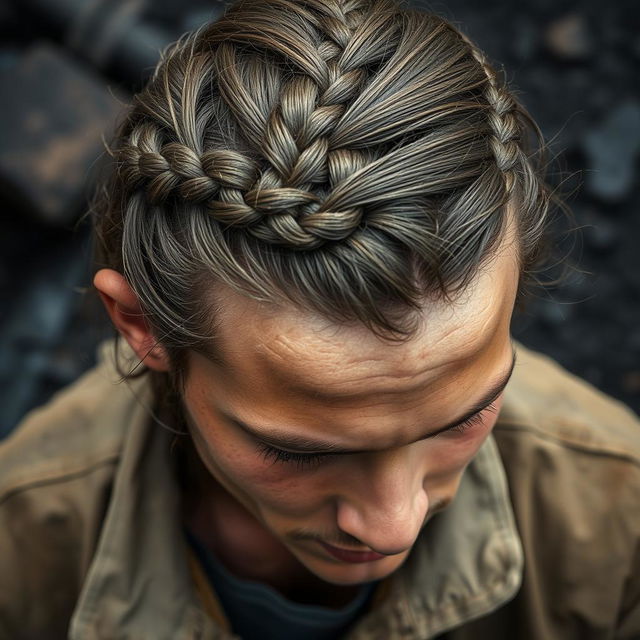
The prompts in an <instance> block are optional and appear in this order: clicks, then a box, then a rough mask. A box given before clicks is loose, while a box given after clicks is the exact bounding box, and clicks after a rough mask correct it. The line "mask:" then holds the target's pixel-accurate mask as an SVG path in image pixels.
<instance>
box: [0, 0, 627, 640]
mask: <svg viewBox="0 0 640 640" xmlns="http://www.w3.org/2000/svg"><path fill="white" fill-rule="evenodd" d="M527 118H528V116H527V114H526V112H525V111H524V110H523V109H522V107H520V106H519V105H518V104H517V103H516V101H515V100H514V99H513V97H512V96H511V95H510V94H509V92H508V91H507V90H506V88H505V87H503V86H502V85H501V84H500V83H499V82H498V80H497V78H496V76H495V73H494V72H493V71H492V69H491V67H490V65H489V64H488V62H487V60H486V59H485V57H484V55H483V54H482V53H481V52H480V51H479V50H478V49H477V47H475V46H474V45H473V44H472V43H470V42H469V41H468V39H466V38H465V37H463V36H462V35H461V34H460V33H459V32H458V31H457V29H455V28H454V27H453V26H452V25H450V24H449V23H447V22H446V21H445V20H443V19H441V18H439V17H437V16H433V15H430V14H424V13H420V12H411V11H405V10H403V9H401V8H400V7H398V6H396V5H395V4H394V3H393V2H391V0H371V2H369V1H366V2H365V1H362V2H356V1H354V2H338V1H337V0H309V1H307V0H305V1H304V2H289V1H288V0H277V1H276V0H247V1H246V2H241V3H237V4H236V5H234V7H233V8H232V9H231V10H230V11H228V12H227V13H225V16H223V18H221V19H220V20H219V21H217V22H215V23H212V24H211V25H208V26H207V27H206V28H205V29H202V30H199V31H198V32H197V33H195V34H192V35H191V36H189V37H188V38H186V39H184V40H182V41H180V42H179V43H177V44H176V46H175V47H174V48H173V49H172V50H171V51H169V52H167V54H166V56H165V57H164V59H163V62H162V64H161V65H160V66H159V68H158V69H157V70H156V73H155V74H154V76H153V78H152V79H151V81H150V83H149V85H148V86H147V87H146V88H145V89H144V90H143V91H142V92H141V93H140V94H139V95H137V96H136V99H135V101H134V105H133V107H132V109H131V111H130V112H129V113H128V115H127V117H126V118H125V119H124V120H123V123H122V125H121V127H120V129H119V131H118V134H117V136H116V140H115V143H114V144H113V149H114V152H113V155H114V163H113V171H112V176H111V179H110V182H109V183H108V185H107V187H106V188H105V189H102V190H100V191H99V198H98V202H97V203H96V207H95V214H96V215H95V222H96V238H97V245H98V249H99V251H98V258H97V266H98V269H97V272H96V274H95V278H94V284H95V287H96V289H97V291H98V292H99V294H100V296H101V298H102V300H103V302H104V304H105V307H106V309H107V312H108V313H109V316H110V317H111V320H112V321H113V324H114V326H115V328H116V329H117V331H118V334H119V336H121V338H122V339H123V341H124V342H123V343H120V347H122V348H120V349H119V350H118V352H117V356H118V357H117V359H116V360H115V361H111V358H110V357H109V353H110V347H109V345H107V346H105V348H104V349H103V350H102V357H101V362H100V364H99V365H98V366H97V367H96V368H95V369H94V370H92V371H91V372H89V373H88V374H86V375H85V376H83V378H82V379H81V380H79V381H78V382H77V383H76V384H75V385H73V386H72V387H71V388H69V389H67V390H65V391H63V392H61V393H60V394H58V396H57V397H56V398H54V400H53V401H52V402H51V403H50V404H49V405H48V406H46V407H43V408H41V409H37V410H35V411H34V412H33V413H32V414H30V416H29V417H28V418H27V419H26V420H25V422H24V423H23V424H22V425H20V426H19V427H18V428H17V430H16V431H15V432H14V433H13V434H12V435H11V437H10V438H8V439H7V440H6V441H5V442H3V443H2V446H1V447H0V636H2V637H7V638H11V639H12V640H13V639H17V638H62V637H69V638H71V639H72V640H81V639H82V640H86V639H94V638H101V639H102V638H109V639H111V638H136V639H137V638H153V639H154V640H159V639H164V638H167V639H174V638H194V639H195V638H200V639H202V638H230V637H231V636H232V634H233V635H235V636H236V637H238V636H239V637H242V638H244V639H245V640H252V639H254V638H257V639H259V640H265V639H271V638H276V639H278V640H279V639H293V638H304V639H305V640H310V639H312V638H313V639H317V640H329V639H334V638H348V639H349V640H373V639H380V640H383V639H384V640H395V639H398V640H399V639H401V638H402V639H407V638H410V639H415V640H418V639H420V640H424V639H427V638H436V637H438V638H442V637H444V638H447V639H448V640H466V639H468V638H474V639H475V638H498V639H505V640H506V639H509V640H511V639H512V638H517V639H524V640H527V639H532V640H548V639H555V638H563V639H564V638H566V639H576V640H585V639H591V640H596V639H599V638H602V639H604V638H607V639H610V638H620V639H622V638H627V639H629V640H630V639H634V638H638V637H640V559H639V555H638V554H639V549H640V544H639V541H640V522H639V519H640V508H639V506H640V505H638V501H639V496H640V428H639V422H638V419H637V417H636V416H634V415H633V413H632V412H631V411H629V410H628V409H627V408H626V407H624V406H623V405H622V404H620V403H618V402H616V401H614V400H613V399H611V398H607V397H606V396H604V395H603V394H601V393H599V392H598V391H597V390H595V389H594V388H593V387H591V386H589V385H588V384H586V383H585V382H582V381H580V380H578V379H576V378H575V377H573V376H571V375H570V374H568V373H567V372H565V371H563V370H562V369H561V368H560V367H559V366H558V365H556V364H554V363H553V362H551V361H549V360H548V359H547V358H545V357H544V356H541V355H539V354H534V353H533V352H530V351H528V350H527V349H525V348H524V347H522V346H520V345H518V344H515V343H514V341H513V340H512V339H511V336H510V331H509V328H510V323H511V317H512V314H513V311H514V307H515V303H516V300H517V299H518V297H519V293H521V290H522V286H521V285H522V284H523V281H524V280H526V276H530V275H531V274H532V273H534V272H535V268H534V267H535V265H536V264H537V261H538V258H539V256H540V254H541V246H542V242H541V238H542V237H543V232H544V231H545V229H546V227H547V223H548V216H547V212H548V209H549V200H550V197H549V193H548V191H547V190H546V189H545V188H544V186H543V184H542V181H541V179H539V177H538V176H537V174H536V172H535V171H534V167H533V166H532V163H531V158H530V155H529V154H528V153H527V152H526V151H527V150H526V149H525V148H524V146H523V141H524V140H525V138H526V133H527V131H526V127H525V126H524V124H523V123H526V122H530V118H529V120H527ZM116 345H117V343H116ZM112 346H113V345H112ZM123 357H124V358H125V359H127V360H128V368H129V369H136V368H137V367H138V366H139V365H140V364H142V365H144V366H145V367H146V371H145V370H143V372H142V374H141V375H139V376H137V377H136V376H135V375H134V372H127V368H126V367H125V369H124V370H123V369H122V366H121V359H122V358H123ZM119 363H120V365H119ZM123 371H124V375H120V382H119V384H118V377H119V376H118V374H119V373H120V374H122V372H123ZM114 382H115V383H116V384H114ZM176 442H177V444H178V446H177V447H176V446H174V445H175V444H176Z"/></svg>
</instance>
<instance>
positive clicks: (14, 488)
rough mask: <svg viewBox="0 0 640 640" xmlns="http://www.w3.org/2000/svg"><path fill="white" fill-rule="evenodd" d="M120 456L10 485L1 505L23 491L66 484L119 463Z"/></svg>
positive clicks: (107, 457) (1, 498) (97, 460)
mask: <svg viewBox="0 0 640 640" xmlns="http://www.w3.org/2000/svg"><path fill="white" fill-rule="evenodd" d="M120 456H121V454H120V452H118V453H116V454H109V455H108V456H106V457H101V458H98V459H96V460H94V461H93V462H91V463H89V465H83V466H82V467H78V468H76V469H72V470H66V471H64V472H62V473H61V472H57V473H52V474H49V475H47V474H43V475H42V476H39V477H37V478H32V479H29V480H21V481H18V482H14V483H13V484H9V486H8V487H6V488H4V489H3V490H2V492H0V505H2V504H3V503H4V502H5V501H6V500H8V499H9V498H11V497H12V496H13V495H15V494H16V493H20V492H21V491H28V490H29V489H36V488H38V487H42V486H46V485H49V484H55V483H57V482H65V481H66V480H72V479H75V478H79V477H82V476H83V475H87V474H89V473H92V472H93V471H95V470H97V469H100V468H102V467H105V466H108V465H110V464H113V463H114V462H117V461H118V460H119V458H120Z"/></svg>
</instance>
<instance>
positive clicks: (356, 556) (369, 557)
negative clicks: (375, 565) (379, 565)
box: [320, 542, 386, 563]
mask: <svg viewBox="0 0 640 640" xmlns="http://www.w3.org/2000/svg"><path fill="white" fill-rule="evenodd" d="M320 545H321V546H322V547H323V548H324V549H325V551H327V552H328V553H330V554H331V555H332V556H333V557H334V558H337V559H338V560H341V561H342V562H351V563H359V562H373V561H375V560H381V559H382V558H386V556H385V555H383V554H382V553H376V552H375V551H350V550H348V549H341V548H339V547H333V546H331V545H330V544H327V543H326V542H320Z"/></svg>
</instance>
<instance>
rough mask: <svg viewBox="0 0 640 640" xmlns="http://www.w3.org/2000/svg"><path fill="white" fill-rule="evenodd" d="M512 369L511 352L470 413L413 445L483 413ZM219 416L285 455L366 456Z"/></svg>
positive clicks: (227, 415) (421, 438) (228, 416)
mask: <svg viewBox="0 0 640 640" xmlns="http://www.w3.org/2000/svg"><path fill="white" fill-rule="evenodd" d="M515 366H516V352H515V349H512V359H511V365H510V367H509V370H508V371H507V373H506V374H505V375H503V376H502V377H501V378H500V379H499V380H497V381H496V382H495V383H494V384H492V385H491V386H490V387H489V388H488V389H486V390H485V392H484V393H483V394H482V397H481V398H480V399H479V400H478V401H476V402H475V403H474V404H473V405H472V406H471V407H469V409H468V410H467V411H466V412H465V413H464V414H463V415H462V416H460V417H459V418H456V419H455V420H453V421H451V422H449V423H448V424H446V425H444V426H442V427H440V428H438V429H435V430H434V431H430V432H429V433H427V434H425V435H423V436H420V437H419V438H417V439H416V440H414V441H413V442H419V441H420V440H427V439H429V438H434V437H435V436H437V435H439V434H441V433H445V432H446V431H453V430H454V429H455V428H456V427H459V426H460V425H462V424H463V423H465V422H466V421H467V420H469V419H470V418H472V417H473V416H475V415H476V414H478V413H480V412H481V411H484V410H485V409H486V408H487V407H488V406H489V405H490V404H491V403H492V402H493V401H494V400H495V399H496V398H497V397H498V396H499V395H500V394H501V393H502V392H503V391H504V389H505V387H506V386H507V384H508V382H509V380H510V379H511V376H512V374H513V371H514V368H515ZM222 415H223V416H224V417H225V418H226V419H227V420H229V421H230V422H232V423H233V424H235V425H236V426H238V427H239V428H240V429H242V430H243V431H245V432H246V433H248V434H249V435H250V436H252V437H254V438H256V439H257V440H261V441H263V442H265V443H266V444H268V445H272V446H274V447H277V448H279V449H284V450H286V451H291V452H293V453H330V454H332V455H334V454H335V455H346V454H354V453H367V451H368V450H366V449H343V448H341V447H338V446H337V445H335V444H333V443H331V442H326V441H324V440H317V439H315V438H309V437H308V436H299V435H283V434H282V433H279V432H277V431H273V430H271V429H268V428H264V427H255V426H249V425H248V424H246V423H244V422H243V421H242V420H239V419H238V418H236V417H234V416H231V415H229V414H227V413H224V412H223V413H222ZM369 451H371V450H369Z"/></svg>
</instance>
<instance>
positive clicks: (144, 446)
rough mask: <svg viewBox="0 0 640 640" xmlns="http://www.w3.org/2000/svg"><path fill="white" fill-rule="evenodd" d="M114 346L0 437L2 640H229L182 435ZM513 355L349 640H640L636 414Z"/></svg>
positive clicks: (541, 361) (529, 355)
mask: <svg viewBox="0 0 640 640" xmlns="http://www.w3.org/2000/svg"><path fill="white" fill-rule="evenodd" d="M111 351H112V345H110V344H109V343H105V344H103V345H102V347H101V357H100V362H99V364H98V365H97V366H96V367H95V368H94V369H92V370H91V371H89V372H88V373H86V374H85V375H84V376H83V377H82V378H80V379H79V380H78V381H77V382H76V383H75V384H73V385H72V386H70V387H68V388H67V389H65V390H63V391H61V392H60V393H58V394H57V395H56V396H55V397H54V398H53V400H52V401H51V402H50V403H49V404H47V405H45V406H44V407H41V408H39V409H36V410H34V411H32V412H31V413H30V414H29V415H28V416H27V418H26V419H25V420H24V421H23V422H22V424H21V425H20V426H19V427H18V428H17V429H16V430H15V431H14V432H13V433H12V434H11V435H10V436H9V437H8V438H7V439H5V440H4V441H3V442H2V443H0V638H1V639H2V640H22V639H29V640H36V639H37V640H57V639H59V638H71V639H72V640H96V639H101V640H106V639H108V640H125V639H126V640H147V639H148V640H164V639H166V640H169V639H170V640H196V639H200V640H205V639H214V638H215V639H220V640H222V639H229V638H232V637H234V636H233V635H232V634H231V632H230V631H229V629H228V624H227V622H226V619H225V617H224V614H223V612H222V611H221V609H220V606H219V604H218V602H217V600H216V597H215V594H213V592H212V591H211V589H210V587H209V585H208V583H207V580H206V578H205V576H204V573H203V570H202V568H201V566H200V565H199V564H198V561H197V560H196V559H195V556H194V554H193V553H191V552H190V550H189V548H188V546H187V543H186V541H185V539H184V536H183V535H182V531H181V524H180V519H179V517H178V516H177V514H178V512H179V504H180V503H179V499H180V498H179V491H178V488H177V483H176V481H175V477H174V475H172V473H171V469H172V462H171V452H170V442H171V440H172V435H173V434H172V433H170V432H169V431H168V430H167V429H165V428H163V427H161V426H158V425H157V424H156V423H154V422H153V421H152V420H150V419H149V410H150V409H149V408H150V407H151V406H152V403H153V398H152V392H151V389H150V385H149V381H148V380H147V379H146V376H144V377H142V378H140V379H137V380H134V381H131V382H130V383H122V384H118V383H117V378H118V376H117V374H116V373H115V371H114V368H113V363H112V356H111ZM517 351H518V364H517V365H516V370H515V373H514V375H513V377H512V380H511V382H510V383H509V386H508V387H507V391H506V393H505V400H504V404H503V408H502V411H501V414H500V418H499V421H498V424H497V425H496V427H495V429H494V432H493V434H492V436H490V437H489V438H488V439H487V441H486V442H485V444H484V445H483V447H482V448H481V450H480V451H479V453H478V455H477V456H476V457H475V458H474V460H473V461H472V462H471V463H470V465H469V466H468V467H467V469H466V471H465V473H464V475H463V478H462V481H461V484H460V487H459V491H458V494H457V495H456V498H455V500H454V501H453V502H452V503H451V504H450V505H449V507H448V508H447V509H445V510H444V511H443V512H441V513H439V514H436V515H435V516H434V517H433V519H432V520H430V521H429V523H428V524H427V526H426V527H425V528H424V530H423V532H422V533H421V535H420V537H419V539H418V541H417V542H416V544H415V546H414V549H413V550H412V553H411V555H410V557H409V559H408V560H407V562H406V563H405V564H404V565H403V566H402V567H401V568H400V569H399V570H398V571H397V572H396V573H395V574H393V575H392V576H391V577H390V578H389V579H387V580H385V581H383V582H382V583H381V586H380V587H379V588H378V591H377V592H376V594H375V596H374V604H373V606H372V607H371V610H370V611H369V612H368V613H367V614H366V615H364V617H362V618H361V619H360V620H359V621H358V622H356V624H355V626H354V627H353V628H352V631H351V632H350V633H349V634H348V636H347V638H348V640H399V639H415V640H417V639H420V640H426V639H427V638H439V639H441V640H470V639H474V640H477V639H485V638H487V639H498V640H501V639H504V640H529V639H530V640H554V639H567V640H568V639H575V640H596V639H598V640H599V639H602V640H605V639H614V638H615V639H623V638H627V639H629V640H632V639H633V640H639V639H640V421H639V420H638V418H637V417H636V416H635V414H633V413H632V412H631V411H630V410H629V409H627V408H626V407H625V406H624V405H622V404H621V403H619V402H617V401H615V400H613V399H611V398H609V397H607V396H605V395H604V394H602V393H600V392H599V391H597V390H595V389H594V388H593V387H591V386H590V385H588V384H587V383H585V382H583V381H581V380H579V379H577V378H575V377H574V376H572V375H570V374H569V373H567V372H566V371H565V370H563V369H562V368H561V367H559V366H558V365H557V364H555V363H554V362H553V361H552V360H550V359H549V358H547V357H545V356H542V355H540V354H536V353H534V352H532V351H529V350H527V349H525V348H524V347H523V346H521V345H517Z"/></svg>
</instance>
